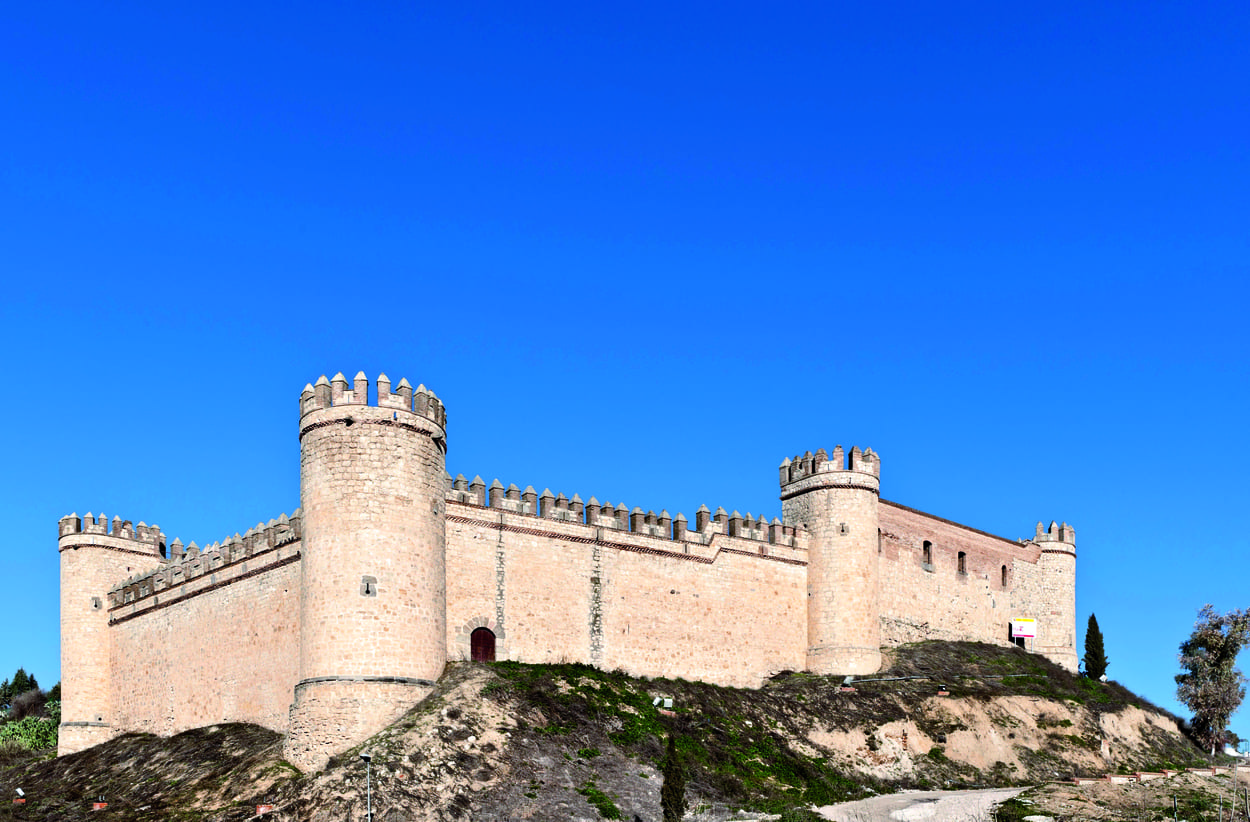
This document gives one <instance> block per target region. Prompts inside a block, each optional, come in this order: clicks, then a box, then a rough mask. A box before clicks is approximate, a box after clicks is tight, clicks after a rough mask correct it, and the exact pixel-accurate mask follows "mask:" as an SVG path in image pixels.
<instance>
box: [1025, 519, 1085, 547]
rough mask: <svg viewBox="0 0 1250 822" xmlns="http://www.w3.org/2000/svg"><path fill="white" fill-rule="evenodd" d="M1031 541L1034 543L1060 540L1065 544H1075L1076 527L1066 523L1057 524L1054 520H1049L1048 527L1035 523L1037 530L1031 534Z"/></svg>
mask: <svg viewBox="0 0 1250 822" xmlns="http://www.w3.org/2000/svg"><path fill="white" fill-rule="evenodd" d="M1033 541H1034V542H1036V543H1039V544H1040V543H1045V542H1062V543H1064V544H1065V545H1071V546H1073V547H1075V546H1076V529H1075V528H1073V527H1072V526H1071V525H1068V523H1066V522H1065V523H1063V524H1058V523H1056V522H1055V521H1054V520H1051V521H1050V527H1049V528H1046V527H1045V526H1043V525H1042V523H1040V522H1039V523H1038V524H1037V532H1036V533H1035V534H1034V535H1033Z"/></svg>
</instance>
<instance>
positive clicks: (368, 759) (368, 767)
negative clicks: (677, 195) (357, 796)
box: [360, 753, 373, 822]
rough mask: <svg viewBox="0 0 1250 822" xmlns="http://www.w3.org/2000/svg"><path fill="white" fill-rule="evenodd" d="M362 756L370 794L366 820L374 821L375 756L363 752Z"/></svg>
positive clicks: (367, 789) (367, 788)
mask: <svg viewBox="0 0 1250 822" xmlns="http://www.w3.org/2000/svg"><path fill="white" fill-rule="evenodd" d="M360 758H361V759H363V760H364V761H365V790H366V791H367V794H366V795H367V796H368V799H367V802H368V805H366V806H365V807H366V808H367V811H368V816H367V817H366V822H373V757H372V756H370V755H369V754H367V753H362V754H361V755H360Z"/></svg>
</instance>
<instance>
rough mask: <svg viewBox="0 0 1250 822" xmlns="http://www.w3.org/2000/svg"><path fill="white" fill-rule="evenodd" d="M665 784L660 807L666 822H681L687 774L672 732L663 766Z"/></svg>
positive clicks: (669, 736) (684, 808)
mask: <svg viewBox="0 0 1250 822" xmlns="http://www.w3.org/2000/svg"><path fill="white" fill-rule="evenodd" d="M660 770H661V773H663V775H664V784H663V785H661V786H660V807H661V808H662V810H663V812H664V822H681V816H682V814H683V813H685V812H686V772H685V769H684V768H682V765H681V757H680V756H679V755H678V753H677V739H676V737H675V736H674V735H673V734H672V733H671V732H670V733H669V735H668V750H667V752H666V753H665V755H664V764H663V765H662V766H661V769H660Z"/></svg>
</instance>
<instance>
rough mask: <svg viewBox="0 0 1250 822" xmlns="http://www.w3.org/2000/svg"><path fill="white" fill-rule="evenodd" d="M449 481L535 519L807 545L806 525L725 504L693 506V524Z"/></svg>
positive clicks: (682, 538)
mask: <svg viewBox="0 0 1250 822" xmlns="http://www.w3.org/2000/svg"><path fill="white" fill-rule="evenodd" d="M445 482H446V487H447V490H446V499H447V501H448V502H454V503H460V504H463V505H469V506H474V507H479V508H489V509H491V510H497V511H506V512H508V513H510V514H519V515H521V516H529V517H535V518H537V519H543V520H552V521H555V522H568V523H574V524H577V525H588V526H591V527H594V528H601V529H606V530H610V531H617V532H620V533H627V534H641V535H644V536H648V537H655V538H657V539H661V540H666V541H669V542H678V543H683V544H687V543H695V544H701V545H707V544H708V543H710V542H711V540H712V538H713V537H714V536H715V535H716V534H727V535H729V536H732V537H737V538H739V539H744V540H751V541H753V542H759V543H763V544H765V545H776V546H781V547H785V548H801V549H802V548H806V547H807V545H806V540H807V534H806V531H805V529H804V528H803V527H801V526H795V525H786V524H784V523H782V521H781V519H780V518H778V517H773V519H772V520H771V521H770V520H768V519H767V518H766V517H762V516H761V517H755V516H753V515H752V514H751V513H750V512H749V511H748V512H747V513H746V514H745V515H743V514H741V513H739V512H737V511H734V512H733V513H732V514H731V513H728V512H726V511H725V509H724V508H717V509H716V512H715V513H714V514H713V513H712V511H711V510H710V509H709V508H708V507H707V506H706V505H700V506H699V509H698V510H697V511H695V519H694V525H693V528H692V527H691V523H690V521H689V520H688V519H687V518H686V515H685V514H683V513H681V512H678V514H677V515H676V516H672V515H671V514H669V512H668V511H667V510H662V511H660V512H659V513H658V514H657V513H656V512H655V511H654V510H649V511H643V510H642V508H640V507H637V506H635V507H634V508H632V509H631V508H629V507H628V506H626V505H625V504H623V503H617V504H616V505H615V506H614V505H613V504H612V503H611V502H608V501H604V502H600V501H599V500H598V498H596V497H593V496H592V497H591V498H590V499H589V500H588V501H585V502H583V501H582V498H581V496H580V495H578V494H574V495H573V496H572V497H567V496H565V495H564V494H553V493H552V492H551V490H550V489H544V490H543V492H542V493H541V494H540V493H539V492H537V491H536V490H534V486H532V485H530V486H527V487H526V488H525V489H524V490H521V489H520V488H519V487H517V486H516V485H515V484H513V485H509V486H507V487H506V488H505V487H504V484H503V483H502V482H500V481H499V480H498V479H496V480H494V481H493V482H491V484H490V486H489V487H488V486H487V485H486V482H485V481H484V480H483V479H482V478H481V477H480V476H477V477H474V478H473V479H472V480H469V479H466V478H465V476H464V474H459V475H458V476H456V477H455V478H454V479H453V478H452V477H451V475H450V474H448V475H447V476H446V477H445Z"/></svg>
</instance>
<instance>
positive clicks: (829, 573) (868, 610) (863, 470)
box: [781, 446, 881, 675]
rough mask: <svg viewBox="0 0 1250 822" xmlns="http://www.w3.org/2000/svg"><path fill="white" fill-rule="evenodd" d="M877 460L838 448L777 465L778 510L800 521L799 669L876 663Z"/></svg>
mask: <svg viewBox="0 0 1250 822" xmlns="http://www.w3.org/2000/svg"><path fill="white" fill-rule="evenodd" d="M880 476H881V462H880V460H879V459H878V458H877V455H876V454H874V453H873V452H872V451H871V450H867V451H863V452H861V451H860V450H859V448H853V449H852V450H851V454H850V465H849V467H848V466H846V465H844V464H843V452H842V447H841V446H838V447H837V448H835V449H834V451H833V459H832V461H830V460H829V458H828V455H827V454H826V453H825V450H824V449H823V448H822V449H821V450H819V451H817V452H816V454H815V455H813V454H812V453H811V452H810V451H809V452H807V453H806V454H804V455H803V456H802V457H795V458H794V459H793V460H786V461H785V462H783V463H782V464H781V510H782V518H783V520H784V521H785V522H786V524H790V525H803V526H806V528H807V531H808V535H809V545H808V557H807V670H809V671H812V672H813V673H819V674H856V675H860V674H871V673H874V672H876V671H877V669H879V668H880V667H881V647H880V646H881V613H880V607H879V604H878V603H879V597H878V594H877V578H878V569H877V544H878V514H877V501H878V496H879V493H880Z"/></svg>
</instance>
